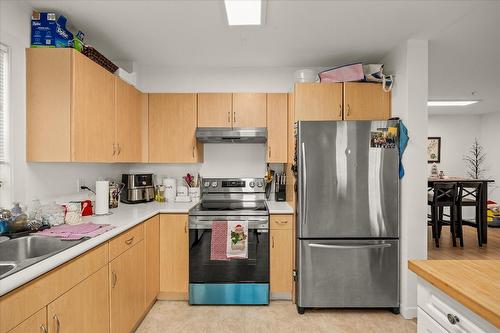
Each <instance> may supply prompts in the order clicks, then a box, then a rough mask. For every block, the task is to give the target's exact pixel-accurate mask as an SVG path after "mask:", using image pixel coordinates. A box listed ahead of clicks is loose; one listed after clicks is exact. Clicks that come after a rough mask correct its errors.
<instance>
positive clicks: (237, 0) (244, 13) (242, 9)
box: [224, 0, 262, 25]
mask: <svg viewBox="0 0 500 333" xmlns="http://www.w3.org/2000/svg"><path fill="white" fill-rule="evenodd" d="M224 5H225V7H226V17H227V23H228V24H229V25H261V24H262V0H224Z"/></svg>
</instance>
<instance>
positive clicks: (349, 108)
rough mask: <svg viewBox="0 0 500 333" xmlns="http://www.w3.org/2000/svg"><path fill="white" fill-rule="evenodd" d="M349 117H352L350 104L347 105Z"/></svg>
mask: <svg viewBox="0 0 500 333" xmlns="http://www.w3.org/2000/svg"><path fill="white" fill-rule="evenodd" d="M347 115H348V116H350V115H351V106H350V105H349V104H347Z"/></svg>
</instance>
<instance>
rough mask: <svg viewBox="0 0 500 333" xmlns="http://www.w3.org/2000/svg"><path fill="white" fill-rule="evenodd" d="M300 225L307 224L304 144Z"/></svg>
mask: <svg viewBox="0 0 500 333" xmlns="http://www.w3.org/2000/svg"><path fill="white" fill-rule="evenodd" d="M302 170H303V171H302V183H303V184H302V209H301V213H302V224H306V223H307V166H306V144H305V142H302Z"/></svg>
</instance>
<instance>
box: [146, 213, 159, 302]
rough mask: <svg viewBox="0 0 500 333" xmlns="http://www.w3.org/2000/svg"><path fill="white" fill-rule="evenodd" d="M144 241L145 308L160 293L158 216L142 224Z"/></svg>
mask: <svg viewBox="0 0 500 333" xmlns="http://www.w3.org/2000/svg"><path fill="white" fill-rule="evenodd" d="M144 226H145V230H146V232H145V234H146V235H145V241H146V306H147V305H149V304H151V303H152V302H154V301H155V300H156V297H157V296H158V293H159V292H160V216H158V215H157V216H155V217H152V218H150V219H149V220H147V221H146V222H144Z"/></svg>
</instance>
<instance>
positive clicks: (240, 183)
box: [189, 178, 269, 304]
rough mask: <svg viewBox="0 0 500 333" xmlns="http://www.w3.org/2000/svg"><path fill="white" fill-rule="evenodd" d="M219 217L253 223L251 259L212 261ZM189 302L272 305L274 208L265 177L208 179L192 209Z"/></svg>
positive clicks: (250, 236)
mask: <svg viewBox="0 0 500 333" xmlns="http://www.w3.org/2000/svg"><path fill="white" fill-rule="evenodd" d="M214 221H248V258H247V259H233V260H210V251H211V238H212V224H213V222H214ZM189 303H190V304H268V303H269V211H268V209H267V206H266V202H265V186H264V179H262V178H238V179H235V178H206V179H202V186H201V201H200V203H198V204H197V205H196V206H194V207H193V208H192V209H191V210H190V211H189Z"/></svg>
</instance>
